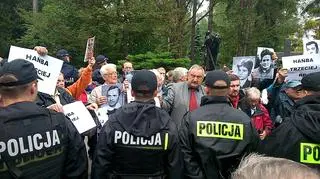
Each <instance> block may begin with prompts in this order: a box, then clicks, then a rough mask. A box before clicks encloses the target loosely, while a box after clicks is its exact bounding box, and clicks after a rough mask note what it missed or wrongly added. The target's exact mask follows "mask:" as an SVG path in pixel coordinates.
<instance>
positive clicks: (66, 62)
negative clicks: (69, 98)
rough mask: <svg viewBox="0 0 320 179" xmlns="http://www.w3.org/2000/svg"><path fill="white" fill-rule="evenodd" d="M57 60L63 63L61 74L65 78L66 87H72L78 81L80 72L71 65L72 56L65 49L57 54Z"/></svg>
mask: <svg viewBox="0 0 320 179" xmlns="http://www.w3.org/2000/svg"><path fill="white" fill-rule="evenodd" d="M56 56H57V58H58V59H60V60H62V61H63V65H62V69H61V73H63V75H64V78H65V83H66V87H68V86H70V85H72V84H73V83H74V82H75V81H77V79H78V76H79V74H78V70H77V69H76V68H75V67H74V66H73V65H71V64H70V59H71V56H70V54H69V52H68V51H67V50H65V49H60V50H58V52H57V55H56Z"/></svg>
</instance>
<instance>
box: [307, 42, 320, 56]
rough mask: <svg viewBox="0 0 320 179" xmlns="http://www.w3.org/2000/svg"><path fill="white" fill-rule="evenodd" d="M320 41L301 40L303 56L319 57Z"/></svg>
mask: <svg viewBox="0 0 320 179" xmlns="http://www.w3.org/2000/svg"><path fill="white" fill-rule="evenodd" d="M319 47H320V40H309V39H303V54H304V55H315V54H318V55H320V52H319Z"/></svg>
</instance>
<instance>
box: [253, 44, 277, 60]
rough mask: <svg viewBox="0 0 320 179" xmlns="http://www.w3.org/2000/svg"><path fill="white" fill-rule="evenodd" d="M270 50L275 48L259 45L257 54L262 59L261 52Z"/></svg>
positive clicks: (272, 50)
mask: <svg viewBox="0 0 320 179" xmlns="http://www.w3.org/2000/svg"><path fill="white" fill-rule="evenodd" d="M266 49H267V50H269V51H270V52H274V49H273V48H269V47H258V48H257V56H258V58H259V59H260V58H261V55H260V54H261V52H262V51H264V50H266Z"/></svg>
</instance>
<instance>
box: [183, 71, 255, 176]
mask: <svg viewBox="0 0 320 179" xmlns="http://www.w3.org/2000/svg"><path fill="white" fill-rule="evenodd" d="M205 85H206V86H205V92H206V96H204V97H202V99H201V107H200V108H198V109H197V110H195V111H192V112H189V113H187V114H186V115H185V116H184V118H183V120H182V124H181V128H180V129H179V136H180V143H181V149H182V153H183V159H184V166H185V171H184V173H185V177H186V178H219V177H221V174H222V175H223V176H224V177H226V178H228V176H229V175H230V172H231V170H233V169H235V167H237V165H238V163H239V162H240V159H241V157H242V156H243V155H244V154H245V153H246V152H249V151H250V150H251V149H253V148H255V147H256V144H257V142H258V140H259V138H258V134H257V133H256V131H255V129H254V128H253V127H252V125H251V122H250V118H249V117H248V116H247V115H246V114H245V113H243V112H242V111H239V110H237V109H234V108H233V107H232V106H231V105H230V102H229V101H228V97H227V96H228V93H229V87H230V79H229V77H228V75H227V74H226V73H225V72H223V71H211V72H208V73H207V75H206V79H205ZM219 171H221V174H220V172H219Z"/></svg>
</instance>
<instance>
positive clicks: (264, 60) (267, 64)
mask: <svg viewBox="0 0 320 179" xmlns="http://www.w3.org/2000/svg"><path fill="white" fill-rule="evenodd" d="M272 55H273V52H272V51H270V50H268V49H265V50H263V51H262V52H261V54H260V56H259V61H258V63H259V65H258V68H256V69H254V71H253V76H254V78H260V79H273V74H274V68H275V67H274V63H273V61H272Z"/></svg>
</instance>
